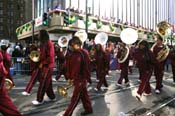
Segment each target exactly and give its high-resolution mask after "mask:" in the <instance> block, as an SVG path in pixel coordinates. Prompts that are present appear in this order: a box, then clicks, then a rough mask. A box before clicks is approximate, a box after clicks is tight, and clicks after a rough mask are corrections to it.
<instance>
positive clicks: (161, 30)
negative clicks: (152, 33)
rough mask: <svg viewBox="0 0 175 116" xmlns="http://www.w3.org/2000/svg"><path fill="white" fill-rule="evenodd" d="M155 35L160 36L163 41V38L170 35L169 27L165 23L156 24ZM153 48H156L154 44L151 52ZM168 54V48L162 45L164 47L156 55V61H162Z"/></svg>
mask: <svg viewBox="0 0 175 116" xmlns="http://www.w3.org/2000/svg"><path fill="white" fill-rule="evenodd" d="M157 33H158V34H159V35H160V36H162V38H163V39H165V37H167V36H169V35H170V34H171V33H172V29H171V25H170V24H169V23H167V22H166V21H162V22H160V23H158V25H157ZM164 41H165V40H164ZM155 46H156V43H155V44H154V45H153V46H152V48H151V50H152V51H153V49H154V47H155ZM169 52H170V49H169V48H168V46H167V45H164V47H163V48H162V49H161V50H160V51H159V53H158V54H157V57H156V59H157V60H158V62H162V61H164V60H165V59H166V58H167V57H168V54H169Z"/></svg>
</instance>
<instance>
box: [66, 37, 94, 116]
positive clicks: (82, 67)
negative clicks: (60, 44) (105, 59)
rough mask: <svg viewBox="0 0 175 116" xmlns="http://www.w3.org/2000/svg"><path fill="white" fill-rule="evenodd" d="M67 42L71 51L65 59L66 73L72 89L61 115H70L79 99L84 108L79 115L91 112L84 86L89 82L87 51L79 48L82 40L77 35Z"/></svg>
mask: <svg viewBox="0 0 175 116" xmlns="http://www.w3.org/2000/svg"><path fill="white" fill-rule="evenodd" d="M69 43H71V45H69V46H71V48H70V49H71V50H72V53H71V54H70V56H69V58H68V59H67V61H66V70H67V72H66V74H67V77H68V79H69V80H68V81H69V82H70V80H72V81H73V85H74V90H73V95H72V98H71V103H70V104H69V106H68V108H67V109H66V111H65V113H64V115H63V116H71V115H72V113H73V111H74V109H75V107H76V106H77V104H78V102H79V100H81V101H82V103H83V107H84V109H85V111H84V112H82V113H81V115H87V114H91V113H92V112H93V110H92V106H91V101H90V98H89V95H88V91H87V87H86V85H87V82H89V83H91V79H90V70H89V69H90V68H89V63H90V59H89V56H88V53H87V51H85V50H84V49H81V45H82V42H81V41H80V39H79V38H78V37H76V36H74V37H73V39H71V42H69Z"/></svg>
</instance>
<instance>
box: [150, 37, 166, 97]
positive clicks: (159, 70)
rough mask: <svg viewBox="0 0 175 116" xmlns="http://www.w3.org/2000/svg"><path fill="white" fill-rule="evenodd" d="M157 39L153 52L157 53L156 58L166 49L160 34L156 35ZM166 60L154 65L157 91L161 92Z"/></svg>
mask: <svg viewBox="0 0 175 116" xmlns="http://www.w3.org/2000/svg"><path fill="white" fill-rule="evenodd" d="M156 38H157V41H156V44H155V46H154V47H152V48H153V53H154V55H155V58H156V59H157V57H158V53H159V52H160V51H161V50H162V49H164V47H165V45H164V44H163V38H162V37H161V36H160V35H157V36H156ZM165 61H166V59H165V60H163V61H158V60H157V62H156V64H155V65H154V73H155V77H156V90H155V93H157V94H159V93H160V91H161V88H162V87H163V85H162V79H163V74H164V67H165Z"/></svg>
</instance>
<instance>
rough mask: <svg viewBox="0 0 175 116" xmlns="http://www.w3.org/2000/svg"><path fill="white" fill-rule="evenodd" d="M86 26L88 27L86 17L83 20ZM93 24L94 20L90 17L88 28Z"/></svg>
mask: <svg viewBox="0 0 175 116" xmlns="http://www.w3.org/2000/svg"><path fill="white" fill-rule="evenodd" d="M83 21H84V24H85V25H86V17H84V19H83ZM92 23H93V21H92V19H91V18H89V17H88V27H89V26H90V25H91V24H92Z"/></svg>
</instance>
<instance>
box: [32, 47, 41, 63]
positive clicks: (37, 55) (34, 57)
mask: <svg viewBox="0 0 175 116" xmlns="http://www.w3.org/2000/svg"><path fill="white" fill-rule="evenodd" d="M40 55H41V54H40V52H39V51H35V50H33V51H31V52H30V54H29V58H30V59H31V60H32V61H33V62H39V61H40Z"/></svg>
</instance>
